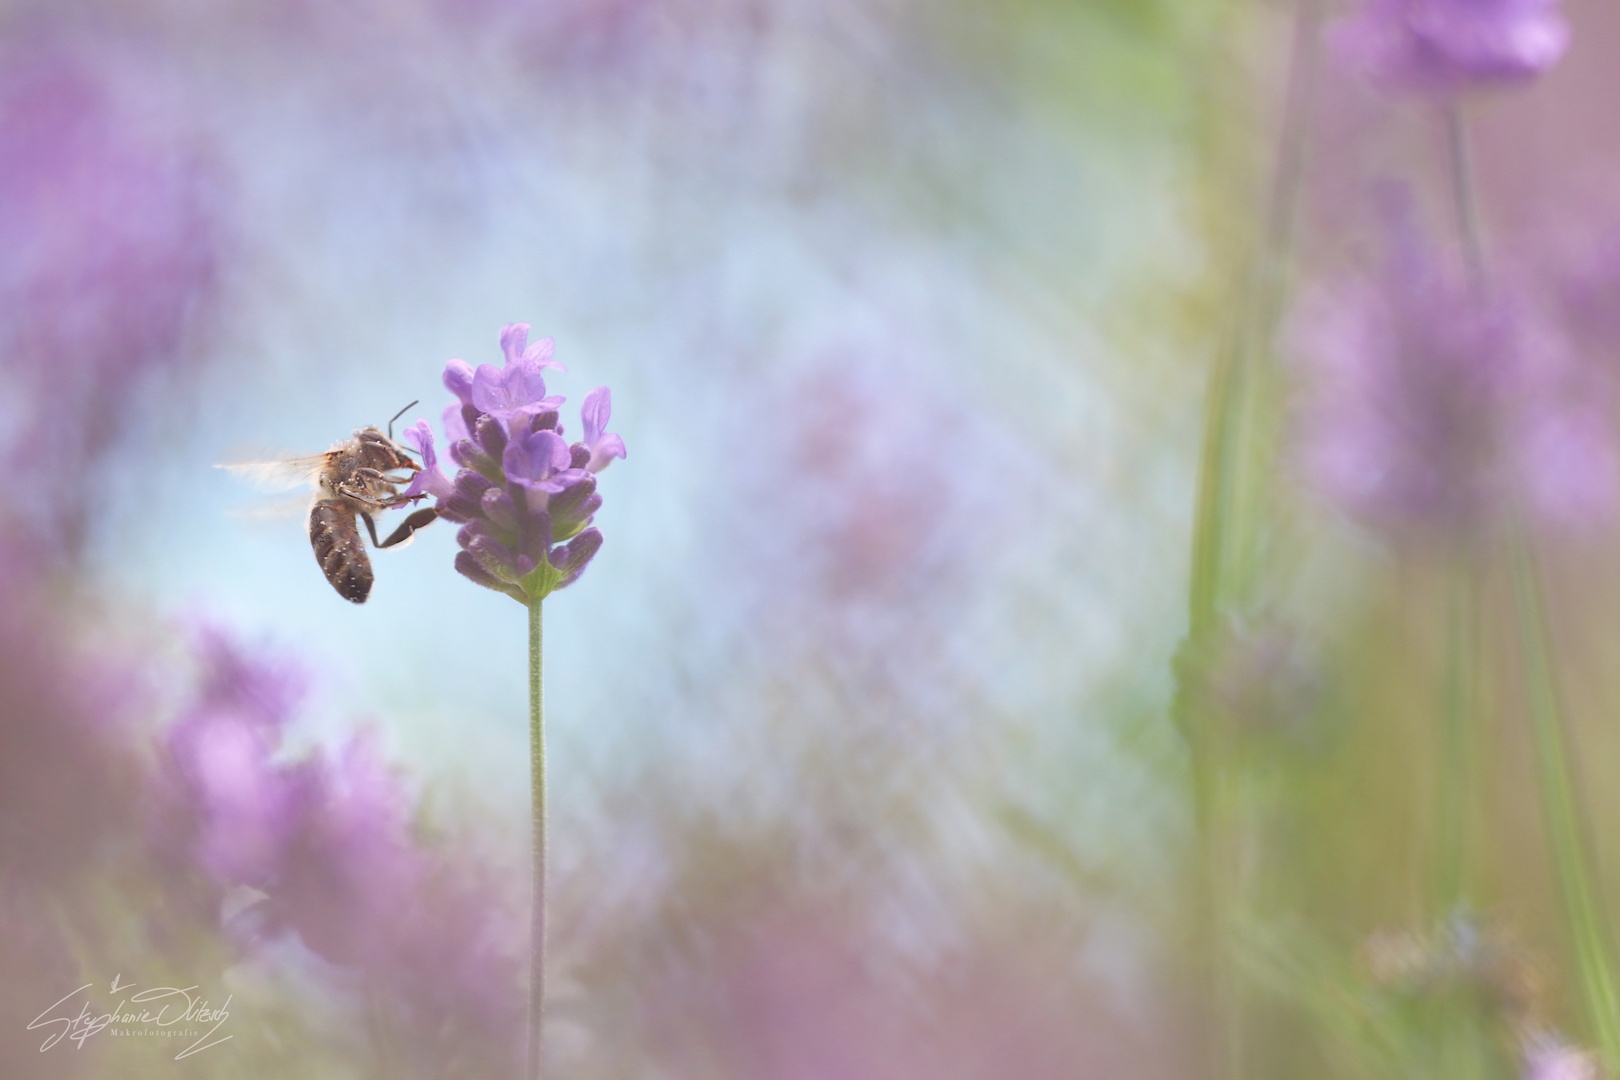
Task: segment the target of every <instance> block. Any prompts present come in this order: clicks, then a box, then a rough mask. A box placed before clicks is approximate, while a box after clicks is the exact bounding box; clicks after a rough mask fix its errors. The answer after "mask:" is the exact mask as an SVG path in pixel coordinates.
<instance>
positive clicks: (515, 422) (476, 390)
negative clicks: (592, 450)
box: [444, 323, 563, 432]
mask: <svg viewBox="0 0 1620 1080" xmlns="http://www.w3.org/2000/svg"><path fill="white" fill-rule="evenodd" d="M528 337H529V324H528V323H508V324H507V325H506V326H504V327H502V328H501V350H502V351H503V352H505V353H506V366H505V367H502V368H497V367H495V366H494V365H492V364H479V365H478V368H477V370H475V371H474V372H473V373H472V384H471V386H470V388H468V392H467V396H466V397H465V398H462V403H463V404H464V405H472V406H473V407H474V408H476V409H477V410H478V411H479V412H481V413H487V414H489V415H491V416H494V417H496V418H498V419H499V420H500V422H501V423H502V424H503V425H504V426H505V427H506V429H507V430H508V431H511V432H516V431H517V430H518V429H519V428H522V427H525V426H527V425H528V423H529V420H530V418H532V417H534V416H537V415H539V414H541V413H545V412H553V411H555V410H556V409H557V407H558V406H559V405H561V404H562V403H563V399H562V398H560V397H547V396H546V380H545V378H544V371H545V369H546V368H548V367H549V368H557V369H558V370H559V371H560V370H562V365H561V364H559V363H557V362H556V361H555V360H553V359H552V358H551V349H552V345H551V339H550V338H542V339H541V340H539V341H537V342H535V343H534V344H533V345H529V346H527V347H525V345H524V343H525V342H526V341H527V340H528ZM466 366H467V365H466V364H465V363H462V362H461V361H457V360H452V361H451V362H450V363H449V364H447V365H446V366H445V370H444V384H445V386H447V387H449V388H450V390H451V391H452V392H453V393H457V396H458V397H460V396H461V395H460V394H459V392H458V388H459V387H460V386H462V384H463V379H464V376H465V369H466Z"/></svg>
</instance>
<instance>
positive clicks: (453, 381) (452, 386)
mask: <svg viewBox="0 0 1620 1080" xmlns="http://www.w3.org/2000/svg"><path fill="white" fill-rule="evenodd" d="M472 387H473V369H472V365H471V364H469V363H467V361H465V360H452V361H450V362H449V363H447V364H445V365H444V388H445V389H446V390H448V391H450V392H451V393H452V394H454V395H456V397H457V398H458V399H460V401H461V403H462V404H463V405H469V404H471V403H472Z"/></svg>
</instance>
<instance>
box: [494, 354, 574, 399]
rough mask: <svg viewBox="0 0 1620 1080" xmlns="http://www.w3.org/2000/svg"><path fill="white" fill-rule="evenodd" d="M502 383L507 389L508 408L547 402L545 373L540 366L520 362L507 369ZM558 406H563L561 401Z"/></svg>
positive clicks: (528, 362)
mask: <svg viewBox="0 0 1620 1080" xmlns="http://www.w3.org/2000/svg"><path fill="white" fill-rule="evenodd" d="M501 381H502V384H503V385H504V386H505V388H506V398H507V401H508V402H509V404H508V405H507V408H520V407H522V406H524V405H532V404H534V403H536V402H541V401H544V400H546V380H545V372H544V371H543V370H542V369H541V365H539V364H536V363H533V362H531V361H529V360H519V361H518V362H517V363H516V364H513V365H512V366H511V367H509V368H507V369H506V371H505V373H504V377H503V378H502V380H501ZM557 404H559V405H560V404H562V402H561V400H560V399H559V400H558V402H557Z"/></svg>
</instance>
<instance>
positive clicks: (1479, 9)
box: [1330, 0, 1569, 95]
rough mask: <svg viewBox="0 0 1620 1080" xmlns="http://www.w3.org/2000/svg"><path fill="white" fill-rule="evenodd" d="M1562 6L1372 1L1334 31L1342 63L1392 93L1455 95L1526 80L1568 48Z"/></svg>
mask: <svg viewBox="0 0 1620 1080" xmlns="http://www.w3.org/2000/svg"><path fill="white" fill-rule="evenodd" d="M1559 4H1560V0H1366V2H1365V3H1364V4H1363V5H1362V7H1361V10H1360V11H1359V12H1357V13H1356V14H1354V15H1352V16H1349V17H1348V18H1345V19H1342V20H1340V21H1339V22H1338V23H1337V24H1336V25H1335V26H1334V27H1333V28H1332V30H1331V31H1330V34H1331V43H1332V45H1333V46H1334V48H1335V50H1336V51H1337V52H1338V53H1339V55H1340V57H1341V58H1342V59H1343V60H1345V61H1346V62H1347V63H1348V64H1349V65H1350V66H1351V67H1352V68H1355V69H1357V70H1359V71H1360V72H1361V73H1362V74H1363V75H1365V76H1366V77H1367V78H1368V79H1369V80H1370V81H1371V82H1373V83H1374V84H1376V85H1379V86H1381V87H1383V88H1385V89H1388V90H1396V91H1411V92H1415V93H1423V94H1441V95H1444V94H1452V93H1456V92H1459V91H1462V90H1467V89H1470V88H1473V87H1483V86H1493V85H1496V86H1500V85H1508V84H1513V83H1519V82H1524V81H1526V80H1528V79H1532V78H1534V77H1535V76H1537V75H1540V74H1541V73H1542V72H1543V71H1546V70H1547V69H1548V68H1550V67H1552V65H1553V64H1555V63H1557V62H1558V60H1559V58H1560V57H1562V56H1563V55H1564V51H1565V50H1566V49H1567V48H1568V47H1569V26H1568V24H1567V23H1566V22H1565V21H1564V17H1563V15H1562V14H1561V13H1560V12H1559V10H1558V8H1559Z"/></svg>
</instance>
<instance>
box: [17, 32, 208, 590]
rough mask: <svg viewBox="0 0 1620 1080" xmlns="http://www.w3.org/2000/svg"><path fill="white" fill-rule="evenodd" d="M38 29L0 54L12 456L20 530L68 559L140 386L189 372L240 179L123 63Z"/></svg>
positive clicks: (170, 381)
mask: <svg viewBox="0 0 1620 1080" xmlns="http://www.w3.org/2000/svg"><path fill="white" fill-rule="evenodd" d="M27 40H28V39H27V36H26V35H24V36H23V37H16V38H12V39H11V44H10V46H9V47H8V48H7V50H6V52H5V56H4V59H3V61H0V238H3V239H0V369H3V370H4V374H5V385H6V389H5V397H6V406H7V408H6V410H5V411H6V415H7V421H6V423H5V424H4V425H3V427H4V430H3V431H0V465H3V466H4V468H5V474H6V505H7V508H8V510H11V511H14V513H13V514H11V515H9V516H10V517H11V519H12V520H11V522H10V523H8V531H11V532H15V533H24V531H25V530H26V534H27V535H30V536H31V538H34V539H36V540H37V542H38V543H39V550H40V551H41V553H42V554H43V553H48V555H49V557H53V558H61V557H62V556H63V555H70V554H72V553H73V552H74V551H75V550H76V549H77V547H78V545H79V543H80V542H81V541H82V540H83V538H84V534H85V532H86V530H87V529H88V527H89V525H90V523H91V522H92V521H93V518H94V515H93V514H92V513H91V509H92V506H93V503H91V502H87V500H88V499H90V498H92V496H91V495H90V493H89V489H88V487H87V485H85V484H84V483H82V478H83V477H85V476H88V475H91V474H93V473H94V472H95V471H96V469H97V468H98V467H99V459H101V458H102V457H103V456H104V455H105V454H107V453H108V452H109V451H110V450H111V449H112V447H113V446H114V444H115V443H116V442H117V440H118V438H119V436H120V435H121V434H122V433H123V432H124V431H125V430H126V429H127V426H128V418H129V417H130V416H131V415H133V414H134V412H136V411H137V410H132V409H131V408H130V407H129V402H130V400H131V398H132V396H133V395H134V393H135V388H136V387H138V386H140V385H142V384H144V383H149V382H159V381H160V382H162V383H163V384H164V385H165V386H168V387H170V388H171V389H175V388H177V383H176V380H177V379H178V378H179V377H180V376H183V375H184V374H185V373H186V371H187V365H186V364H185V363H184V361H185V360H186V358H187V356H186V350H185V347H184V344H185V341H186V337H187V333H188V328H190V327H192V326H194V325H197V324H198V320H199V317H200V316H203V315H205V314H206V312H207V311H208V310H209V304H210V302H211V300H212V298H213V297H214V295H215V290H216V286H217V281H218V261H219V252H220V246H221V236H222V234H223V232H224V231H225V226H226V215H225V214H224V213H223V210H224V209H225V207H226V204H225V203H224V202H222V201H221V199H220V197H219V195H220V192H222V191H223V190H224V189H225V187H227V186H228V185H221V184H219V183H218V182H217V177H216V176H215V170H214V169H213V168H212V167H211V166H210V165H209V160H210V154H209V148H208V146H207V144H206V142H205V141H203V140H202V138H201V134H200V131H192V130H191V127H192V125H190V124H187V123H184V122H182V123H181V124H179V125H172V126H171V125H163V124H159V125H153V124H151V123H149V122H148V120H149V118H148V117H146V116H144V114H142V113H141V111H140V110H139V109H135V110H133V111H132V110H130V109H129V108H128V107H126V106H125V105H124V104H123V102H124V100H125V98H124V96H121V95H120V94H119V93H118V92H117V82H116V76H115V75H114V74H113V72H114V71H116V67H117V65H116V64H112V65H109V64H108V63H107V58H106V57H101V56H98V55H97V53H96V51H95V50H89V51H88V53H87V54H86V55H83V56H77V55H75V54H74V52H73V51H72V50H69V49H65V48H63V47H61V46H59V45H52V44H48V43H47V41H48V39H47V41H42V40H37V39H36V40H33V41H31V42H28V43H26V44H25V43H24V42H26V41H27ZM154 91H155V88H154ZM177 100H178V99H177ZM180 119H182V120H184V116H183V115H182V116H181V117H180ZM47 446H48V447H49V451H48V452H45V453H41V452H40V451H41V448H42V447H47Z"/></svg>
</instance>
